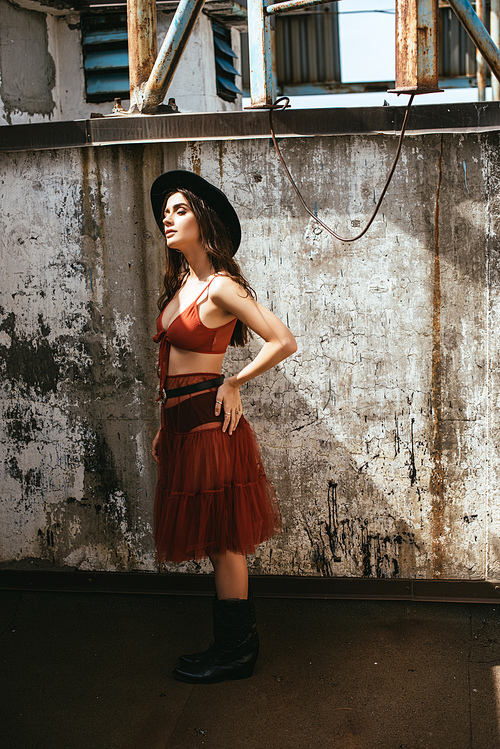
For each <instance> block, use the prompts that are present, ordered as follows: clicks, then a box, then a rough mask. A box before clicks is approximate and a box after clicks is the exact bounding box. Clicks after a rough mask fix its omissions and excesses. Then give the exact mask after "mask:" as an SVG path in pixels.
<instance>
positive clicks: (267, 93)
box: [247, 0, 275, 107]
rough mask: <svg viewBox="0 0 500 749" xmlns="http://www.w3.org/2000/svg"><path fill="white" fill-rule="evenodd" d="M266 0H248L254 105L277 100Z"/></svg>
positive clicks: (264, 104) (251, 91)
mask: <svg viewBox="0 0 500 749" xmlns="http://www.w3.org/2000/svg"><path fill="white" fill-rule="evenodd" d="M265 3H266V0H248V4H247V11H248V29H249V34H248V44H249V50H248V51H249V56H250V95H251V106H252V107H265V106H267V105H269V104H272V103H273V102H274V100H275V95H274V86H273V70H272V59H271V20H270V18H269V16H268V15H267V14H266V13H265V10H264V8H265Z"/></svg>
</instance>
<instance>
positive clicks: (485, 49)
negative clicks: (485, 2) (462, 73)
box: [448, 0, 500, 80]
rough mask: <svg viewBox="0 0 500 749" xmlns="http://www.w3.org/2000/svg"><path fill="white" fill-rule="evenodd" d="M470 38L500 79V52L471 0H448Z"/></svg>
mask: <svg viewBox="0 0 500 749" xmlns="http://www.w3.org/2000/svg"><path fill="white" fill-rule="evenodd" d="M448 3H449V5H451V7H452V8H453V10H454V11H455V13H456V14H457V16H458V18H459V19H460V21H461V23H462V24H463V26H464V27H465V30H466V31H467V33H468V34H469V36H470V38H471V39H472V41H473V42H474V44H475V45H476V47H477V48H478V49H479V50H480V52H481V54H482V56H483V57H484V59H485V60H486V62H487V63H488V65H489V66H490V70H491V72H492V73H493V75H495V76H496V77H497V78H498V80H500V52H499V50H498V47H497V46H496V45H495V44H494V43H493V40H492V38H491V36H490V35H489V34H488V32H487V31H486V29H485V28H484V24H483V23H482V22H481V20H480V19H479V18H478V17H477V15H476V13H474V10H473V8H472V5H471V4H470V3H469V0H448Z"/></svg>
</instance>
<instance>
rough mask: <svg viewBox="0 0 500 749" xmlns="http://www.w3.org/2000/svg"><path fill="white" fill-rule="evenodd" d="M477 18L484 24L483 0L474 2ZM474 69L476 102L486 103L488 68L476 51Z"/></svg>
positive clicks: (484, 9)
mask: <svg viewBox="0 0 500 749" xmlns="http://www.w3.org/2000/svg"><path fill="white" fill-rule="evenodd" d="M476 13H477V17H478V18H479V20H480V21H481V23H483V24H484V22H485V20H486V8H485V2H484V0H476ZM476 68H477V100H478V101H486V79H487V76H488V66H487V65H486V61H485V59H484V57H483V56H482V54H481V52H480V51H479V50H478V49H476Z"/></svg>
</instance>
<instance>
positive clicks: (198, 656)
mask: <svg viewBox="0 0 500 749" xmlns="http://www.w3.org/2000/svg"><path fill="white" fill-rule="evenodd" d="M249 597H250V594H249ZM217 603H218V600H217V596H216V595H215V596H214V597H213V599H212V625H213V631H214V632H215V627H216V624H215V611H216V608H217ZM214 648H215V643H214V642H213V643H212V644H211V645H210V647H209V648H208V649H207V650H202V651H201V653H186V654H185V655H180V656H179V661H180V662H181V663H182V664H183V665H185V664H186V663H199V661H201V660H202V659H203V658H206V657H207V656H208V655H209V653H212V652H213V650H214Z"/></svg>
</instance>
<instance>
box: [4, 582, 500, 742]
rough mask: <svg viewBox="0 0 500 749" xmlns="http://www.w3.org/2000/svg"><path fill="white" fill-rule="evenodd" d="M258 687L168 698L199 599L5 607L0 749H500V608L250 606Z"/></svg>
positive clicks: (202, 616) (207, 604) (192, 639)
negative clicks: (257, 641)
mask: <svg viewBox="0 0 500 749" xmlns="http://www.w3.org/2000/svg"><path fill="white" fill-rule="evenodd" d="M256 605H257V613H258V618H259V628H260V634H261V642H262V647H261V657H260V659H259V662H258V664H257V668H256V671H255V673H254V675H253V677H252V678H251V679H248V680H244V681H238V682H226V683H222V684H216V685H213V686H204V687H203V686H196V687H194V686H192V685H188V684H181V683H179V682H176V681H175V680H174V679H173V678H172V677H171V676H170V672H171V669H172V668H173V667H174V666H175V665H176V659H177V656H178V655H179V654H180V653H181V652H189V651H193V650H196V649H198V648H199V647H203V646H204V645H205V644H208V642H209V639H210V630H209V624H210V616H211V614H210V608H211V601H210V599H209V598H205V597H184V596H153V595H143V596H141V595H114V594H74V593H42V592H31V591H30V592H16V591H0V631H2V637H1V641H2V655H1V662H2V669H1V684H2V695H3V697H2V700H1V714H0V717H1V726H2V728H1V736H2V739H1V743H2V747H4V749H35V748H36V749H198V748H200V749H201V747H204V748H206V749H303V748H306V747H307V748H312V749H316V747H318V748H319V747H321V748H322V749H402V748H403V747H404V749H415V748H417V747H423V748H424V749H448V747H449V748H450V749H462V747H463V748H464V749H465V748H466V747H467V749H490V747H491V749H497V748H498V746H500V738H499V731H498V719H499V716H498V695H499V693H498V690H499V688H500V607H497V606H494V605H493V606H492V605H484V604H438V603H409V602H406V601H404V602H403V601H385V602H384V601H382V602H381V601H335V600H303V599H302V600H292V599H257V601H256Z"/></svg>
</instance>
